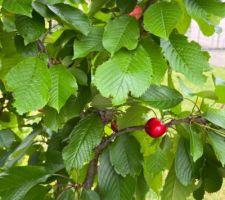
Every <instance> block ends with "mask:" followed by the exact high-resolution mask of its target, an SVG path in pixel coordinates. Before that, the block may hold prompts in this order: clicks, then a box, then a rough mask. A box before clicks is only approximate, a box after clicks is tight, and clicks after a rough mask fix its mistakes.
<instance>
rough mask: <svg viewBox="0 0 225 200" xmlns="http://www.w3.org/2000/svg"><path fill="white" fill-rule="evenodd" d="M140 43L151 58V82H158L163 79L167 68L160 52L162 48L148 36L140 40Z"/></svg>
mask: <svg viewBox="0 0 225 200" xmlns="http://www.w3.org/2000/svg"><path fill="white" fill-rule="evenodd" d="M141 45H142V46H143V48H144V49H145V51H146V52H147V53H148V56H149V58H150V60H151V67H152V71H153V80H152V83H155V84H159V83H160V82H161V81H162V80H163V78H164V75H165V73H166V70H167V64H166V61H165V59H164V57H163V55H162V53H161V52H162V49H161V48H160V46H159V45H158V44H156V43H155V42H154V41H153V40H152V39H151V38H149V37H148V38H145V39H144V40H142V41H141Z"/></svg>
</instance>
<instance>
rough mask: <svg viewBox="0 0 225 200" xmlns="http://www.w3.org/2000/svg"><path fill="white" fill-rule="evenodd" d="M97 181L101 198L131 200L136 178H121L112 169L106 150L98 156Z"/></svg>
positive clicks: (104, 199) (105, 199)
mask: <svg viewBox="0 0 225 200" xmlns="http://www.w3.org/2000/svg"><path fill="white" fill-rule="evenodd" d="M98 182H99V191H100V195H101V199H102V200H131V199H132V196H133V194H134V192H135V185H136V180H135V179H134V178H133V177H131V176H126V177H125V178H123V177H122V176H120V175H118V174H117V173H116V172H115V171H114V169H113V166H112V164H111V163H110V158H109V153H108V151H106V152H104V153H103V154H102V155H101V157H100V167H99V175H98Z"/></svg>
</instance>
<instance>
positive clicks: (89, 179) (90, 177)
mask: <svg viewBox="0 0 225 200" xmlns="http://www.w3.org/2000/svg"><path fill="white" fill-rule="evenodd" d="M192 122H195V123H198V124H206V123H207V120H206V119H204V118H203V117H201V116H188V117H185V118H182V119H173V120H171V121H170V122H168V123H166V126H167V127H169V128H170V127H172V126H174V125H177V124H182V123H186V124H190V123H192ZM144 128H145V127H144V125H140V126H132V127H128V128H124V129H121V130H119V131H118V132H115V133H113V134H112V135H110V136H108V137H106V138H103V139H102V141H101V142H100V144H99V145H98V146H97V147H96V148H95V149H94V153H95V156H94V158H93V159H92V160H91V162H90V164H89V167H88V172H87V175H86V178H85V180H84V182H83V188H84V189H86V190H90V189H91V187H92V185H93V182H94V178H95V175H96V173H97V168H98V159H99V156H100V155H101V153H102V152H103V151H104V150H105V149H106V148H107V147H108V145H109V144H110V143H111V142H112V141H114V140H115V139H116V138H117V137H119V136H121V135H123V134H125V133H129V132H134V131H138V130H143V129H144Z"/></svg>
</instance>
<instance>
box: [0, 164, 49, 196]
mask: <svg viewBox="0 0 225 200" xmlns="http://www.w3.org/2000/svg"><path fill="white" fill-rule="evenodd" d="M48 176H49V175H48V173H47V172H46V170H45V169H44V168H43V167H36V166H24V167H15V168H11V169H9V171H8V172H7V173H6V174H5V173H2V174H0V185H1V187H0V196H1V197H2V200H24V197H25V195H26V194H27V193H28V192H29V190H30V189H31V188H32V187H34V186H35V185H37V184H39V183H42V182H44V181H46V179H47V178H48Z"/></svg>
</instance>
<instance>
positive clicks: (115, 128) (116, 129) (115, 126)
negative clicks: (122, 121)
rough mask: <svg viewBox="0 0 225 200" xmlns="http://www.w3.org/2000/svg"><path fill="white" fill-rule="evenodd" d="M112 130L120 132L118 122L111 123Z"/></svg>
mask: <svg viewBox="0 0 225 200" xmlns="http://www.w3.org/2000/svg"><path fill="white" fill-rule="evenodd" d="M111 129H112V130H113V131H114V132H118V125H117V123H116V120H113V121H112V122H111Z"/></svg>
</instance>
